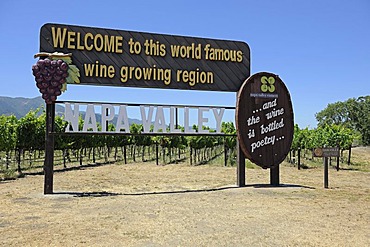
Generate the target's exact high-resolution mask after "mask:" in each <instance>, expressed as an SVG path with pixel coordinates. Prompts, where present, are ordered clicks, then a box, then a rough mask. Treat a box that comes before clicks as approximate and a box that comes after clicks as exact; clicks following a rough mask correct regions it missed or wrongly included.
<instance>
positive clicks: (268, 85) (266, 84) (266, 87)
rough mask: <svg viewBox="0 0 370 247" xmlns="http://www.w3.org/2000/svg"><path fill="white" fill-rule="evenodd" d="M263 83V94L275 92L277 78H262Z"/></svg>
mask: <svg viewBox="0 0 370 247" xmlns="http://www.w3.org/2000/svg"><path fill="white" fill-rule="evenodd" d="M261 82H262V85H261V90H262V92H264V93H266V92H270V93H272V92H274V91H275V85H274V83H275V78H274V77H272V76H270V77H269V78H267V76H262V77H261Z"/></svg>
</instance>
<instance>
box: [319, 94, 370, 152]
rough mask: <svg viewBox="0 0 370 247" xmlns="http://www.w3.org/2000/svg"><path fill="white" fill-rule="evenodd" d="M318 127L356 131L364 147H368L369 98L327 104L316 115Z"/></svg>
mask: <svg viewBox="0 0 370 247" xmlns="http://www.w3.org/2000/svg"><path fill="white" fill-rule="evenodd" d="M315 117H316V120H317V121H318V126H319V127H320V126H321V127H322V126H325V125H332V124H335V125H341V126H344V127H346V128H351V129H352V130H355V131H358V132H359V133H360V134H361V141H362V143H363V144H364V145H370V96H361V97H358V98H357V99H356V98H351V99H348V100H346V101H344V102H335V103H332V104H328V106H327V107H326V108H325V109H323V110H322V111H320V112H318V113H316V115H315Z"/></svg>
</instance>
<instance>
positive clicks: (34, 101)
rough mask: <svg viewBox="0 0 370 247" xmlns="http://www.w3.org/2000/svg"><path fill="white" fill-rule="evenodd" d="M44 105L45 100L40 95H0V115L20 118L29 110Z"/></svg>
mask: <svg viewBox="0 0 370 247" xmlns="http://www.w3.org/2000/svg"><path fill="white" fill-rule="evenodd" d="M41 107H45V101H44V100H43V99H42V98H41V97H35V98H31V99H30V98H22V97H16V98H11V97H5V96H0V115H8V116H10V115H14V116H16V117H17V118H21V117H23V116H24V115H26V114H27V113H28V112H29V111H30V110H36V109H37V108H41Z"/></svg>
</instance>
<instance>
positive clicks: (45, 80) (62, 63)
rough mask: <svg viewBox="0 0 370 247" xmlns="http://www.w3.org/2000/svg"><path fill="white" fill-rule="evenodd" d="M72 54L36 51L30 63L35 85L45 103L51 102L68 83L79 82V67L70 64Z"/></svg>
mask: <svg viewBox="0 0 370 247" xmlns="http://www.w3.org/2000/svg"><path fill="white" fill-rule="evenodd" d="M71 55H72V54H63V53H38V54H36V55H35V58H36V57H40V59H39V60H38V61H37V62H36V64H34V65H32V73H33V75H34V76H35V81H36V86H37V88H38V89H39V91H40V93H41V94H42V98H43V99H44V100H45V102H46V104H52V103H53V102H54V101H55V100H56V99H57V97H58V96H59V95H61V94H62V92H64V91H65V90H66V87H67V82H68V83H79V78H78V77H79V76H80V74H79V69H78V68H77V67H76V66H75V65H72V59H71Z"/></svg>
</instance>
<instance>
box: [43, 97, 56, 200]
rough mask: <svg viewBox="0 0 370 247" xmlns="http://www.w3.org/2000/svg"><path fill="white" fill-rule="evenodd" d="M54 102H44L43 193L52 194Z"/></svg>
mask: <svg viewBox="0 0 370 247" xmlns="http://www.w3.org/2000/svg"><path fill="white" fill-rule="evenodd" d="M54 118H55V103H52V104H46V133H45V161H44V177H45V179H44V194H45V195H46V194H53V176H54V135H52V134H51V133H53V132H54Z"/></svg>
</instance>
